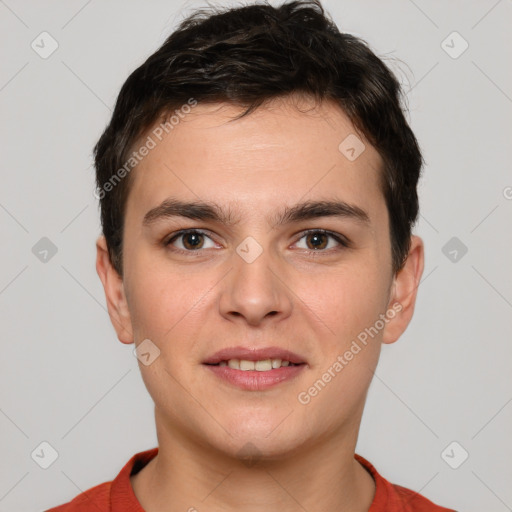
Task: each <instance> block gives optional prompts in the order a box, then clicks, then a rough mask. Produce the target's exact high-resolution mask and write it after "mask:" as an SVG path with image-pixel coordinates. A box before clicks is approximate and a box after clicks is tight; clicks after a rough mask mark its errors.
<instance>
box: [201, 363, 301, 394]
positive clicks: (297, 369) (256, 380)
mask: <svg viewBox="0 0 512 512" xmlns="http://www.w3.org/2000/svg"><path fill="white" fill-rule="evenodd" d="M306 366H307V365H306V364H300V365H298V366H281V368H275V369H273V370H268V371H266V372H259V371H257V370H246V371H244V370H234V369H233V368H230V367H229V366H212V365H206V364H205V365H204V367H205V368H207V369H208V370H210V371H211V372H213V373H214V374H215V375H216V376H217V377H219V378H221V379H223V380H224V381H227V382H229V383H230V384H232V385H234V386H236V387H238V388H240V389H243V390H246V391H264V390H266V389H269V388H271V387H274V386H276V385H278V384H280V383H282V382H285V381H289V380H291V379H293V378H294V377H296V376H297V375H298V374H299V373H301V372H303V371H304V369H305V368H306Z"/></svg>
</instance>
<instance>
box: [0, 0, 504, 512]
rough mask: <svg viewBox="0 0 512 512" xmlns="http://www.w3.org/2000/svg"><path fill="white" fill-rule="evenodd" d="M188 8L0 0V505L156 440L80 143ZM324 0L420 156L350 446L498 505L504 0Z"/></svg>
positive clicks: (46, 500) (440, 490)
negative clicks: (384, 69)
mask: <svg viewBox="0 0 512 512" xmlns="http://www.w3.org/2000/svg"><path fill="white" fill-rule="evenodd" d="M212 3H213V4H221V5H228V4H227V3H226V2H212ZM196 5H201V6H204V5H205V3H204V2H181V1H170V0H167V1H152V2H142V1H135V0H131V1H124V2H123V1H121V0H111V1H108V2H107V1H103V2H100V1H99V0H92V1H91V0H89V1H84V0H75V1H67V2H64V1H59V2H57V1H47V2H36V1H35V0H33V1H23V0H6V1H1V0H0V41H1V43H0V52H1V59H2V60H1V61H2V66H1V70H0V107H1V112H2V114H1V120H2V122H1V127H0V129H1V140H2V152H1V155H2V158H1V173H2V174H1V188H0V225H1V236H2V251H1V258H2V259H1V267H0V315H1V326H2V332H1V357H0V365H1V371H0V443H1V458H0V512H6V511H11V512H12V511H27V512H28V511H41V510H44V509H45V508H49V507H50V506H55V505H58V504H60V503H63V502H65V501H68V500H69V499H71V498H72V497H74V496H75V495H76V494H78V493H79V492H81V491H83V490H86V489H89V488H90V487H92V486H93V485H96V484H99V483H101V482H103V481H107V480H111V479H112V478H114V477H115V476H116V475H117V473H118V472H119V470H120V469H121V467H122V466H123V465H124V464H125V463H126V462H127V461H128V459H129V458H130V457H131V456H132V455H133V454H134V453H135V452H137V451H142V450H146V449H149V448H152V447H153V446H156V435H155V430H154V418H153V407H152V401H151V399H150V397H149V395H148V393H147V391H146V389H145V387H144V384H143V382H142V379H141V377H140V373H139V369H138V366H137V359H136V358H135V357H134V356H133V354H132V349H133V345H128V346H127V345H123V344H121V343H120V342H118V341H117V338H116V336H115V333H114V330H113V328H112V326H111V324H110V321H109V318H108V315H107V313H106V307H105V300H104V294H103V289H102V287H101V283H100V280H99V278H98V277H97V275H96V271H95V267H94V263H95V245H94V242H95V239H96V237H97V236H98V234H99V233H100V225H99V214H98V207H97V202H96V199H95V198H94V197H93V186H94V181H93V176H94V175H93V168H92V166H91V163H92V158H91V152H92V146H93V144H94V143H95V142H96V140H97V138H98V137H99V135H100V133H101V131H102V130H103V128H104V126H105V124H106V123H107V121H108V119H109V116H110V114H111V108H112V107H113V104H114V101H115V98H116V96H117V93H118V92H119V88H120V87H121V85H122V83H123V82H124V80H125V79H126V78H127V76H128V74H129V73H130V72H131V71H132V70H133V69H135V67H137V66H138V65H139V64H140V63H141V62H142V61H143V59H145V58H146V57H147V56H148V55H149V54H150V53H152V52H153V51H154V50H155V49H156V48H157V47H158V45H159V44H160V43H161V42H162V41H163V40H164V39H165V37H166V36H167V35H168V34H169V33H170V32H171V30H172V29H173V27H174V26H175V25H176V23H177V22H178V21H179V20H180V19H181V18H182V17H183V15H184V14H186V13H188V12H190V10H191V9H192V8H193V7H194V6H196ZM324 5H325V7H326V8H327V10H328V11H329V12H330V13H331V14H332V16H333V17H334V19H335V21H336V22H337V24H338V26H339V27H340V29H341V30H342V31H346V32H351V33H353V34H355V35H358V36H361V37H363V38H364V39H365V40H367V41H368V42H369V43H370V45H371V47H372V49H374V51H376V53H377V54H378V55H379V56H381V57H383V58H385V59H386V61H387V62H388V63H389V64H390V65H391V67H392V68H393V69H394V70H395V72H396V73H397V74H398V76H399V77H400V79H401V81H402V82H403V83H404V87H405V89H406V91H408V94H407V96H408V102H409V109H410V114H409V118H410V121H411V124H412V128H413V130H414V131H415V133H416V134H417V137H418V139H419V141H420V144H421V146H422V149H423V151H424V154H425V158H426V160H427V166H426V168H425V171H424V176H423V178H422V180H421V185H420V194H421V208H422V210H421V211H422V216H421V219H420V222H419V223H418V226H417V229H416V232H417V233H418V234H419V235H420V236H422V237H423V239H424V241H425V243H426V267H425V273H424V278H423V281H422V284H421V287H420V290H419V298H418V304H417V310H416V314H415V318H414V319H413V322H412V324H411V325H410V327H409V329H408V330H407V332H406V334H405V335H404V336H403V337H402V338H401V340H400V341H398V342H397V343H395V344H393V345H390V346H384V348H383V353H382V359H381V362H380V364H379V367H378V369H377V376H376V378H375V379H374V381H373V383H372V386H371V389H370V393H369V398H368V403H367V407H366V411H365V414H364V417H363V424H362V429H361V434H360V438H359V443H358V447H357V452H358V453H360V454H361V455H363V456H365V457H366V458H368V459H369V460H370V461H371V462H372V463H373V464H374V465H375V466H376V467H377V469H378V470H379V471H380V472H381V474H383V475H384V476H385V477H386V478H387V479H389V480H391V481H392V482H394V483H399V484H402V485H404V486H406V487H410V488H412V489H414V490H417V491H419V492H421V493H422V494H424V495H426V496H428V497H429V498H430V499H432V500H434V501H436V502H439V503H440V504H443V505H445V506H450V507H453V508H457V509H458V510H460V511H482V510H485V511H486V512H490V511H496V512H501V511H506V510H512V487H511V486H510V482H511V481H512V470H511V467H510V460H512V441H511V436H510V434H511V423H512V403H511V401H512V382H511V378H510V374H511V372H510V364H511V356H512V343H511V341H512V340H511V334H510V333H511V327H512V322H511V318H512V315H511V313H512V270H511V265H510V262H511V261H512V230H511V223H510V219H511V218H512V217H511V215H512V188H511V187H512V173H511V171H510V163H509V162H510V160H511V149H510V146H511V144H510V142H511V131H512V128H511V126H512V124H511V119H512V116H511V114H512V98H511V97H512V71H511V69H512V68H511V66H510V62H512V58H511V57H512V56H511V54H512V45H511V39H512V38H511V27H512V1H511V0H501V1H495V0H492V1H491V0H489V1H487V0H485V1H484V0H482V1H472V2H469V1H452V2H444V1H433V0H431V1H422V2H420V0H415V1H414V2H413V1H412V0H397V1H388V2H379V1H376V0H375V1H355V0H351V1H334V0H330V1H325V3H324ZM43 31H47V32H48V33H49V34H51V36H52V37H53V38H54V39H55V40H56V41H57V43H58V45H59V46H58V49H57V50H56V51H55V52H54V53H53V54H52V55H50V56H49V57H48V58H46V59H43V58H42V57H41V56H40V54H39V53H36V51H34V50H33V49H32V48H31V43H32V41H34V40H35V44H36V43H37V44H39V46H40V47H42V46H43V45H44V49H45V51H47V50H48V49H50V48H51V46H50V43H51V42H50V40H49V39H45V40H44V42H43V43H41V38H42V37H47V36H39V34H40V33H41V32H43ZM454 31H457V32H458V33H459V34H460V35H461V36H462V38H464V40H465V41H467V43H468V44H469V47H468V48H467V50H466V51H465V52H464V53H462V54H461V55H458V54H459V53H460V51H461V50H462V49H463V44H464V42H463V40H462V39H460V38H458V36H453V35H452V36H450V34H452V32H454ZM449 36H450V37H449ZM447 38H448V39H447ZM445 40H446V42H445V43H443V41H445ZM42 50H43V49H42V48H40V49H39V51H42ZM447 52H448V53H447ZM450 52H451V54H452V55H451V56H450V55H449V53H450ZM454 56H456V57H457V58H454ZM396 59H400V61H403V63H400V62H399V61H397V60H396ZM506 63H508V64H506ZM507 187H508V188H507ZM43 237H47V238H48V239H50V240H51V242H52V243H53V244H54V245H55V247H56V249H57V252H56V254H54V255H52V253H51V252H49V253H48V254H46V261H41V258H43V259H44V257H45V253H44V252H41V251H42V250H43V249H44V247H45V245H44V244H48V242H47V241H42V242H39V241H40V239H41V238H43ZM453 237H457V239H458V241H457V240H456V241H452V242H450V243H449V245H448V246H446V244H447V243H448V242H449V241H450V240H451V239H452V238H453ZM38 242H39V244H43V245H36V244H38ZM452 244H455V245H452ZM457 244H458V247H457ZM461 244H464V246H465V247H467V253H466V254H463V251H462V250H461V249H463V246H462V245H461ZM34 246H36V248H35V249H33V247H34ZM443 248H444V249H443ZM454 250H455V251H457V252H456V253H454V252H453V251H454ZM454 259H455V261H453V260H454ZM43 441H46V442H48V443H49V444H50V445H51V446H52V447H53V448H54V449H55V450H56V451H57V452H58V458H57V459H56V460H55V462H53V464H51V465H50V466H49V467H48V468H47V469H42V468H41V467H40V466H39V464H37V463H36V462H35V461H34V460H33V458H32V456H31V454H32V453H33V452H34V451H35V453H44V454H45V455H44V457H43V456H41V457H40V458H39V459H38V462H39V463H43V464H44V461H43V459H44V458H45V457H49V455H48V454H49V453H50V452H49V450H48V449H47V448H44V447H45V445H43V447H42V448H43V452H41V446H40V444H41V443H42V442H43ZM453 441H456V442H457V443H458V445H456V446H455V448H453V445H452V447H450V448H449V449H448V450H447V452H444V453H445V455H444V458H443V456H442V453H443V451H444V450H445V448H446V447H447V446H448V445H449V444H450V443H452V442H453ZM452 448H453V451H452ZM462 450H466V451H467V452H468V453H469V458H468V459H467V460H466V461H464V462H463V463H462V464H461V465H460V466H459V467H458V468H457V469H452V467H450V466H449V465H448V463H447V461H449V462H450V463H451V464H452V465H458V464H460V462H461V460H462V455H463V452H462ZM447 454H448V456H447ZM34 458H36V459H37V457H35V456H34ZM48 461H49V459H48V460H47V461H46V462H48Z"/></svg>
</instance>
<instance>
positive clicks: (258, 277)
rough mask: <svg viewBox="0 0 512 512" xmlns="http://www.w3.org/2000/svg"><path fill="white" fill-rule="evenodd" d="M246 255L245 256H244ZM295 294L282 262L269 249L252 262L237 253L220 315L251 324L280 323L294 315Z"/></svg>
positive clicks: (222, 298)
mask: <svg viewBox="0 0 512 512" xmlns="http://www.w3.org/2000/svg"><path fill="white" fill-rule="evenodd" d="M240 254H242V256H240ZM292 296H293V293H292V291H291V289H290V287H289V286H288V285H287V284H286V276H285V275H284V271H283V270H282V265H280V262H279V259H278V258H276V257H274V256H273V255H272V254H271V251H270V250H268V249H265V250H263V252H261V254H259V256H258V257H257V258H256V259H254V260H253V261H251V259H250V258H249V259H244V257H243V253H242V252H240V253H237V252H234V253H233V268H232V270H231V272H229V273H228V275H227V276H226V279H225V281H224V288H223V290H222V296H221V299H220V312H221V314H222V315H223V316H225V317H226V318H229V319H231V320H232V321H233V320H235V319H239V321H243V322H246V323H247V324H249V325H252V326H257V325H261V323H262V322H267V321H271V320H270V319H272V318H273V319H274V321H278V320H280V319H283V318H286V317H287V316H289V315H290V313H291V311H292V307H293V301H292Z"/></svg>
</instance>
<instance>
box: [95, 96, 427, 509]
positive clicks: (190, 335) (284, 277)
mask: <svg viewBox="0 0 512 512" xmlns="http://www.w3.org/2000/svg"><path fill="white" fill-rule="evenodd" d="M292 99H293V97H288V98H285V99H278V100H273V101H272V102H269V103H268V104H266V105H265V106H264V107H262V108H259V109H258V110H256V111H255V112H253V113H252V114H250V115H249V116H246V117H244V118H242V119H239V120H236V121H232V122H229V121H230V119H232V118H233V117H234V116H235V115H237V114H238V113H240V111H241V110H240V108H238V107H236V106H233V105H228V104H215V105H202V104H199V105H197V106H196V107H195V108H194V109H193V110H192V112H191V113H190V114H188V115H187V116H186V117H185V118H184V119H183V120H181V121H180V123H179V124H178V125H177V126H175V127H174V129H173V130H172V131H171V132H170V133H169V135H168V136H166V137H165V138H164V139H163V141H162V142H160V143H159V144H158V145H157V146H156V147H155V148H154V149H153V150H152V151H150V153H149V154H148V155H147V156H146V157H145V158H144V159H143V160H142V162H141V163H140V164H139V165H138V166H137V168H136V169H135V170H134V171H132V173H133V174H132V175H131V179H132V180H133V182H132V188H131V191H130V194H129V197H128V202H127V208H126V217H125V225H124V231H123V237H124V261H123V278H122V279H121V278H120V276H119V275H118V274H117V272H116V271H115V270H114V268H113V267H112V265H111V264H110V261H109V257H108V253H107V250H106V243H105V239H104V238H103V236H101V237H100V238H99V239H98V241H97V263H96V268H97V271H98V274H99V276H100V279H101V281H102V283H103V286H104V289H105V294H106V299H107V305H108V311H109V314H110V317H111V320H112V323H113V325H114V328H115V329H116V332H117V335H118V338H119V340H120V341H121V342H122V343H126V344H130V343H135V344H136V345H138V344H139V343H140V342H141V341H142V340H144V339H150V340H151V341H152V342H153V343H154V344H155V345H156V346H157V347H158V348H159V350H160V356H159V357H157V358H156V359H155V360H154V362H152V363H151V364H150V365H148V366H145V365H143V364H142V363H140V362H139V367H140V371H141V373H142V377H143V379H144V382H145V385H146V387H147V389H148V391H149V393H150V395H151V397H152V399H153V400H154V402H155V421H156V428H157V436H158V444H159V454H158V455H157V457H155V459H153V460H152V461H151V462H150V463H149V464H148V465H147V466H145V467H144V468H143V469H142V470H141V471H140V472H139V473H138V474H136V475H133V476H132V477H131V482H132V486H133V489H134V492H135V495H136V496H137V499H138V500H139V501H140V503H141V505H142V506H143V508H144V509H145V510H146V511H147V512H157V511H159V512H162V511H165V512H167V511H169V512H174V511H178V510H180V511H184V510H189V509H191V507H194V508H196V509H197V510H209V511H221V510H223V511H231V510H233V511H234V510H240V509H243V510H247V511H260V510H265V512H271V511H277V510H279V511H280V512H283V511H285V512H287V511H290V512H291V511H296V510H299V509H301V507H303V508H304V509H306V510H308V511H323V510H344V511H354V512H356V511H358V512H359V511H367V510H368V508H369V507H370V504H371V502H372V499H373V496H374V493H375V485H374V481H373V479H372V477H371V476H370V475H369V473H368V472H367V471H366V470H365V469H364V468H363V467H362V466H361V465H360V464H359V463H358V462H357V461H356V460H355V459H354V450H355V446H356V441H357V435H358V431H359V426H360V421H361V416H362V412H363V407H364V403H365V399H366V394H367V391H368V387H369V385H370V382H371V379H372V376H373V371H374V370H375V368H376V365H377V362H378V358H379V354H380V348H381V345H382V343H392V342H394V341H396V340H397V339H398V338H399V337H400V335H401V334H402V333H403V331H404V330H405V329H406V327H407V325H408V323H409V321H410V320H411V317H412V315H413V311H414V304H415V300H416V290H417V287H418V285H419V282H420V278H421V274H422V272H423V258H424V252H423V243H422V240H421V239H420V238H419V237H417V236H413V237H412V239H411V248H410V251H409V255H408V258H407V260H406V262H405V265H404V267H403V268H402V269H401V270H400V271H399V272H398V273H396V274H394V273H393V271H392V265H391V245H390V238H389V218H388V213H387V208H386V204H385V200H384V197H383V194H382V191H381V189H380V187H379V181H378V173H379V172H380V171H379V169H380V165H381V163H382V162H381V158H380V155H379V154H378V153H377V151H376V150H375V149H374V148H373V147H372V146H371V145H370V144H369V143H368V142H367V141H366V140H364V139H363V138H362V137H361V136H359V138H360V139H361V140H363V142H364V144H365V146H366V149H365V151H364V152H363V153H362V154H361V155H360V156H359V157H358V158H357V159H356V160H355V161H349V160H348V159H347V158H346V157H345V156H344V155H343V154H342V153H341V152H340V151H339V150H338V146H339V144H340V142H341V141H343V140H344V139H345V137H346V136H348V135H349V134H353V133H356V131H355V129H354V127H353V126H352V124H351V123H350V121H349V119H348V118H347V116H346V115H345V114H344V113H343V112H342V111H341V110H340V109H339V108H338V107H337V106H336V105H334V104H332V103H329V102H323V103H321V104H318V105H315V104H314V103H313V102H312V101H310V100H307V99H304V98H302V100H301V101H300V107H301V109H302V111H300V110H298V109H297V104H298V102H296V101H292ZM304 106H306V107H307V110H306V109H305V108H304ZM170 196H172V197H174V198H178V199H182V200H191V201H194V200H203V201H215V202H216V203H218V204H219V205H221V206H222V208H223V209H226V210H227V208H228V207H229V208H230V210H231V212H232V213H233V214H234V216H235V217H236V218H238V222H237V223H236V224H234V225H223V224H219V223H216V222H214V221H210V220H207V221H197V220H191V219H186V218H180V217H179V218H168V219H164V220H161V221H159V222H157V223H155V224H154V225H151V226H149V227H143V224H142V220H143V217H144V215H145V214H146V212H148V211H149V210H150V209H152V208H154V207H155V206H157V205H159V204H160V203H161V202H162V201H163V200H164V199H166V198H168V197H170ZM332 199H337V200H342V201H345V202H347V203H349V204H351V205H355V206H358V207H359V208H361V209H362V210H364V211H365V212H367V214H368V217H369V223H368V224H365V223H362V222H360V221H357V220H354V219H352V218H338V217H323V218H317V219H312V220H307V221H301V222H299V223H293V224H285V225H280V226H275V225H273V224H272V222H271V221H270V220H269V218H268V217H269V215H274V214H277V212H279V211H280V210H281V209H282V208H283V206H285V205H288V206H291V205H294V204H295V203H297V202H299V201H304V200H332ZM187 228H195V229H201V230H204V231H207V234H206V235H205V236H204V237H201V235H199V241H200V244H199V245H200V247H201V248H200V249H199V250H198V249H194V248H193V247H194V246H193V242H194V240H192V243H191V242H190V237H189V238H188V239H187V237H181V238H178V239H175V240H174V242H173V245H170V246H165V244H164V242H165V241H167V240H168V239H169V238H170V236H169V235H172V234H173V233H176V232H177V231H179V230H181V229H187ZM314 229H326V230H330V231H332V232H335V233H339V234H340V235H343V236H345V237H347V238H348V239H349V240H350V241H351V246H350V248H345V247H343V246H341V245H340V244H339V243H338V242H336V240H334V239H332V238H331V237H328V236H327V237H324V238H322V237H321V238H320V239H319V240H318V241H315V239H314V233H313V234H310V235H304V234H302V233H303V232H304V231H305V230H314ZM249 236H250V237H253V238H254V239H255V240H256V241H257V242H258V243H259V245H260V246H261V248H262V250H263V252H262V254H261V255H260V256H259V257H258V258H257V259H256V260H255V261H253V262H252V263H247V262H246V261H245V260H244V259H242V258H241V257H240V256H239V254H238V253H237V252H236V248H237V246H239V244H241V242H242V241H244V239H245V238H246V237H249ZM187 242H188V243H187ZM315 243H316V245H319V246H320V247H321V249H315V246H316V245H315ZM201 244H202V245H201ZM173 248H176V249H182V250H185V251H186V250H188V251H189V252H188V253H187V254H178V253H177V252H173V251H172V249H173ZM194 251H195V252H194ZM196 254H199V255H198V256H196ZM393 304H400V305H401V311H399V312H398V313H396V314H395V315H394V318H393V319H392V320H389V321H388V322H387V323H386V324H385V327H384V328H383V329H381V330H380V331H379V333H378V335H376V336H374V337H373V338H372V339H370V341H369V342H368V344H367V345H366V346H365V347H364V348H363V349H362V350H361V351H360V352H359V353H358V354H357V355H355V356H354V358H353V359H352V360H351V361H350V362H349V364H347V365H346V366H345V367H344V368H343V370H342V371H341V372H339V373H337V374H336V377H335V378H332V380H331V381H330V382H329V383H328V384H327V385H326V386H325V387H324V388H323V389H322V390H321V392H319V393H318V394H317V396H315V397H314V398H312V399H311V401H310V402H309V403H308V404H307V405H303V404H301V403H300V402H299V401H298V399H297V397H298V395H299V393H300V392H303V391H307V390H308V389H309V388H310V387H311V386H312V385H313V383H314V382H315V381H317V380H318V379H319V378H321V376H322V374H324V373H325V372H326V370H327V369H328V368H329V367H332V365H333V363H334V362H335V361H336V360H337V357H338V356H339V355H340V354H341V355H342V354H344V353H345V351H346V350H348V349H349V348H350V346H351V343H352V342H353V340H355V339H356V337H357V335H358V334H359V333H360V332H362V331H364V329H365V328H369V327H370V326H373V325H374V324H375V322H376V320H377V319H378V318H379V315H380V314H383V313H385V312H386V311H387V310H388V309H390V308H392V306H393ZM237 345H245V346H249V347H255V348H261V347H268V346H278V347H281V348H284V349H289V350H292V351H294V352H295V353H297V354H300V355H301V356H302V357H303V358H304V359H305V360H306V362H307V365H306V367H305V369H304V370H303V371H302V372H301V373H300V374H299V375H298V376H297V377H296V378H294V379H292V380H290V381H287V382H284V383H281V384H279V385H277V386H275V387H274V388H271V389H269V390H266V391H246V390H241V389H239V388H237V387H234V386H233V385H231V384H228V383H226V382H224V381H222V380H221V379H219V378H218V377H217V376H216V375H214V374H213V372H211V371H209V370H208V369H207V368H206V367H205V366H204V365H202V362H203V361H204V360H205V359H206V358H207V357H209V356H211V355H212V354H213V353H215V352H216V351H218V350H220V349H223V348H227V347H232V346H237ZM248 443H250V444H248ZM242 453H243V454H245V455H251V454H252V455H253V456H254V457H256V462H254V463H253V464H250V463H248V461H247V460H243V458H242V457H241V454H242Z"/></svg>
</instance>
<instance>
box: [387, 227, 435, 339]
mask: <svg viewBox="0 0 512 512" xmlns="http://www.w3.org/2000/svg"><path fill="white" fill-rule="evenodd" d="M424 258H425V256H424V246H423V241H422V239H421V238H420V237H419V236H415V235H413V236H411V246H410V249H409V253H408V255H407V259H406V261H405V263H404V266H403V267H402V269H401V270H399V271H398V272H397V273H396V275H395V277H394V280H393V285H392V287H391V296H390V300H389V304H388V312H389V318H391V319H390V321H389V322H388V323H387V324H386V327H385V329H384V332H383V336H382V342H383V343H394V342H395V341H397V340H398V338H400V336H401V335H402V334H403V332H404V331H405V329H406V328H407V326H408V325H409V322H410V321H411V318H412V315H413V313H414V306H415V304H416V296H417V293H418V286H419V284H420V280H421V276H422V274H423V267H424Z"/></svg>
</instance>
